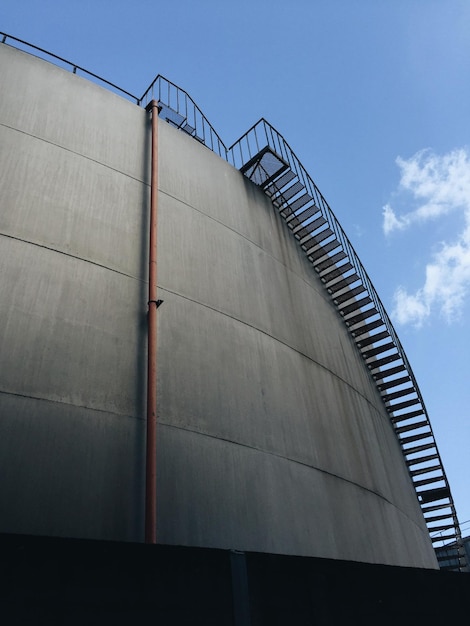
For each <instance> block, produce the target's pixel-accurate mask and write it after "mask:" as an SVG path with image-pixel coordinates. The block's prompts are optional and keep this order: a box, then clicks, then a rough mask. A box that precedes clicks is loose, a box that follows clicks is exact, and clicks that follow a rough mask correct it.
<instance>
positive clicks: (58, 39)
mask: <svg viewBox="0 0 470 626" xmlns="http://www.w3.org/2000/svg"><path fill="white" fill-rule="evenodd" d="M0 30H1V31H3V32H6V33H9V34H11V35H14V36H16V37H19V38H21V39H25V40H27V41H29V42H31V43H34V44H36V45H38V46H41V47H44V48H46V49H47V50H50V51H52V52H54V53H55V54H57V55H59V56H62V57H65V58H66V59H69V60H71V61H73V62H74V63H77V64H78V65H81V66H82V67H85V68H87V69H89V70H90V71H92V72H94V73H96V74H98V75H101V76H103V77H104V78H106V79H108V80H110V81H112V82H114V83H116V84H118V85H120V86H121V87H123V88H124V89H126V90H128V91H130V92H132V93H136V94H137V95H141V94H142V93H143V92H144V91H145V89H146V88H147V86H148V85H149V84H150V82H151V81H152V80H153V78H154V77H155V75H156V74H163V75H164V76H165V77H166V78H168V79H170V80H171V81H173V82H175V83H176V84H178V85H179V86H180V87H182V88H183V89H185V90H186V91H187V92H188V93H189V94H190V95H191V96H192V97H193V99H194V100H195V101H196V102H197V104H198V105H199V106H200V108H201V109H202V111H203V112H204V113H205V115H206V117H207V118H208V119H209V121H210V122H211V123H212V125H213V126H214V127H215V129H216V130H217V131H218V133H219V134H220V135H221V137H222V139H223V140H224V141H225V143H226V144H231V143H232V142H233V141H235V140H236V139H237V138H238V137H239V136H240V135H241V134H243V133H244V132H245V131H246V130H247V129H248V128H249V127H250V126H251V125H252V124H253V123H255V122H256V121H257V120H258V119H259V118H260V117H262V116H263V117H265V118H266V119H267V120H268V121H269V122H271V124H273V125H274V126H275V127H276V128H277V129H278V130H279V131H280V132H281V134H283V135H284V137H285V138H286V140H287V141H288V143H289V144H290V145H291V147H292V148H293V150H294V151H295V152H296V154H297V156H298V157H299V158H300V160H301V161H302V163H303V165H304V166H305V168H306V169H307V171H308V172H309V173H310V175H311V176H312V178H313V179H314V181H315V182H316V183H317V185H318V187H319V188H320V190H321V191H322V193H323V195H324V196H325V197H326V199H327V201H328V202H329V204H330V206H331V207H332V209H333V211H334V212H335V214H336V216H337V217H338V219H339V221H340V222H341V224H342V226H343V228H344V230H345V231H346V233H347V235H348V237H349V238H350V240H351V241H352V243H353V245H354V247H355V248H356V251H357V252H358V254H359V257H360V258H361V260H362V262H363V264H364V266H365V268H366V270H367V271H368V273H369V275H370V277H371V279H372V281H373V283H374V285H375V287H376V289H377V291H378V293H379V296H380V297H381V299H382V301H383V303H384V305H385V307H386V309H387V310H388V312H389V314H390V315H391V317H392V320H393V322H394V324H395V327H396V329H397V331H398V334H399V336H400V339H401V341H402V344H403V346H404V348H405V351H406V353H407V355H408V358H409V360H410V362H411V365H412V367H413V370H414V373H415V375H416V378H417V380H418V384H419V386H420V389H421V392H422V394H423V397H424V400H425V403H426V407H427V409H428V412H429V415H430V418H431V422H432V426H433V429H434V433H435V437H436V440H437V444H438V447H439V450H440V453H441V456H442V459H443V462H444V466H445V469H446V472H447V476H448V479H449V482H450V485H451V488H452V492H453V495H454V499H455V502H456V506H457V512H458V514H459V518H460V521H461V522H464V523H463V525H462V526H463V531H464V534H466V535H468V534H470V522H468V523H465V522H467V520H470V489H469V477H470V454H469V453H468V447H469V442H470V421H469V418H468V412H469V407H470V381H469V373H470V365H469V358H468V352H469V345H470V327H469V321H470V122H469V111H470V80H469V76H470V3H469V2H468V1H466V0H446V1H445V2H444V1H442V0H439V1H435V0H290V2H285V0H284V1H282V2H281V1H279V0H238V1H237V2H228V1H226V0H198V1H196V0H178V2H173V3H170V2H159V1H158V0H153V1H151V0H133V1H132V2H130V1H128V2H124V1H122V0H114V1H113V2H112V1H111V0H67V1H66V2H65V1H64V0H41V1H39V0H2V2H1V3H0Z"/></svg>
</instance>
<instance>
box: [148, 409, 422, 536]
mask: <svg viewBox="0 0 470 626" xmlns="http://www.w3.org/2000/svg"><path fill="white" fill-rule="evenodd" d="M158 425H159V426H165V427H167V428H171V429H174V430H182V431H184V432H188V433H192V434H194V435H200V436H201V437H207V438H208V439H213V440H215V441H223V442H224V443H230V444H232V445H234V446H240V447H241V448H247V449H248V450H254V451H256V452H260V453H261V454H266V455H269V456H273V457H276V458H278V459H283V460H284V461H288V462H291V463H295V464H296V465H301V466H302V467H307V468H309V469H312V470H315V471H317V472H321V473H322V474H326V475H327V476H331V477H333V478H337V479H338V480H342V481H344V482H346V483H348V484H350V485H353V486H354V487H357V488H358V489H362V490H363V491H366V492H368V493H371V494H372V495H374V496H376V497H377V498H379V499H380V500H383V501H384V502H386V503H387V504H389V505H390V506H392V507H393V508H394V509H396V510H397V511H400V513H401V514H402V515H404V516H405V517H406V519H407V520H409V521H410V522H411V523H412V524H414V525H415V526H416V527H417V528H418V530H420V531H421V532H423V533H424V532H425V533H426V534H427V533H428V530H427V528H424V529H423V528H421V526H419V524H417V522H416V521H415V520H413V519H412V518H411V517H409V516H408V515H407V514H406V512H405V511H403V509H401V508H399V507H398V506H397V505H396V504H394V503H393V502H391V501H390V500H389V499H388V498H386V497H385V496H383V495H382V494H380V493H378V492H377V491H374V490H373V489H369V488H368V487H365V486H364V485H360V484H359V483H356V482H354V481H353V480H350V479H349V478H345V477H344V476H340V475H339V474H335V473H334V472H329V471H328V470H325V469H322V468H321V467H317V466H315V465H310V464H309V463H305V462H304V461H299V460H298V459H293V458H292V457H289V456H284V455H282V454H279V453H277V452H272V451H270V450H265V449H263V448H259V447H257V446H251V445H249V444H246V443H241V442H240V441H234V440H233V439H227V438H226V437H220V436H218V435H217V436H216V435H211V434H210V433H205V432H202V431H199V430H195V429H193V428H187V427H184V426H175V425H174V424H169V423H167V422H162V421H160V420H159V421H158Z"/></svg>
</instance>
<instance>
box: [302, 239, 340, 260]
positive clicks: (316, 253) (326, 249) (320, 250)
mask: <svg viewBox="0 0 470 626" xmlns="http://www.w3.org/2000/svg"><path fill="white" fill-rule="evenodd" d="M338 248H341V244H340V242H339V241H338V240H337V239H333V241H329V242H328V243H325V244H324V245H318V246H317V247H316V248H312V250H311V251H310V252H309V254H308V258H309V259H310V261H312V263H316V262H318V261H319V260H320V259H322V258H323V257H325V256H327V254H329V253H330V252H333V250H337V249H338Z"/></svg>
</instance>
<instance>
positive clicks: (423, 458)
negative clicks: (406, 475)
mask: <svg viewBox="0 0 470 626" xmlns="http://www.w3.org/2000/svg"><path fill="white" fill-rule="evenodd" d="M435 459H439V455H438V454H428V455H427V456H418V457H417V458H415V459H406V464H407V465H408V467H412V466H413V465H420V464H421V463H428V462H429V461H434V460H435Z"/></svg>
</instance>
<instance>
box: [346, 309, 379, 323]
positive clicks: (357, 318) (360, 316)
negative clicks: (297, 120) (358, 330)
mask: <svg viewBox="0 0 470 626" xmlns="http://www.w3.org/2000/svg"><path fill="white" fill-rule="evenodd" d="M378 314H379V312H378V311H377V309H376V308H374V307H371V308H370V309H367V310H366V311H361V312H360V313H357V314H356V315H352V316H351V317H347V318H346V317H345V318H344V321H345V322H346V324H347V326H356V325H357V324H360V323H361V322H363V321H365V320H368V319H369V318H370V317H374V316H375V315H378Z"/></svg>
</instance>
